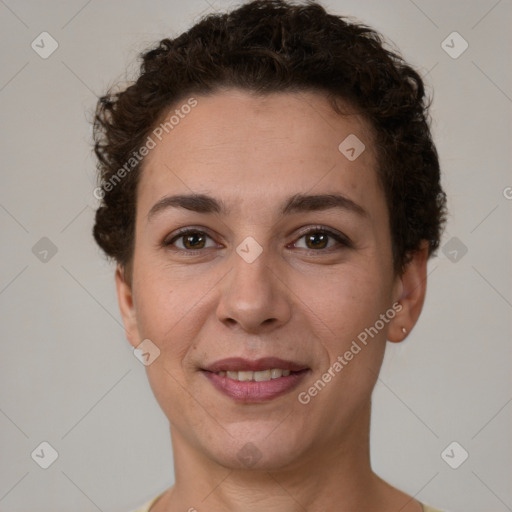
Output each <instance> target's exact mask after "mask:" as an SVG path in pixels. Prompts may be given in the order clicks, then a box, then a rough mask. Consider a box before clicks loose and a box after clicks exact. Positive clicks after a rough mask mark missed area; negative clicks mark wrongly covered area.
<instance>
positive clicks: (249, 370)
mask: <svg viewBox="0 0 512 512" xmlns="http://www.w3.org/2000/svg"><path fill="white" fill-rule="evenodd" d="M309 371H310V368H308V367H307V366H305V365H303V364H300V363H296V362H293V361H285V360H283V359H279V358H274V357H267V358H262V359H258V360H252V361H251V360H248V359H242V358H230V359H223V360H220V361H217V362H215V363H213V364H211V365H209V366H207V367H206V368H203V369H202V372H203V373H204V375H205V376H206V377H207V378H208V380H209V381H210V382H211V383H212V384H213V386H214V387H215V388H216V389H217V390H218V391H220V392H221V393H222V394H224V395H226V396H228V397H229V398H231V399H232V400H234V401H236V402H240V403H258V402H266V401H268V400H272V399H274V398H277V397H278V396H281V395H283V394H285V393H288V392H290V391H291V390H293V389H294V388H295V387H297V386H298V384H299V383H300V381H302V379H303V378H304V377H305V376H306V374H308V373H309Z"/></svg>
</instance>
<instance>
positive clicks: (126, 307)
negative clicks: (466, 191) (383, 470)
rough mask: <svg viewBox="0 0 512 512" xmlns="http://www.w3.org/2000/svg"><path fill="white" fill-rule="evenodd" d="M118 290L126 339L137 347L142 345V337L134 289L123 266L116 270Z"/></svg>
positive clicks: (118, 300)
mask: <svg viewBox="0 0 512 512" xmlns="http://www.w3.org/2000/svg"><path fill="white" fill-rule="evenodd" d="M116 289H117V302H118V304H119V309H120V311H121V317H122V319H123V324H124V330H125V335H126V338H127V340H128V341H129V342H130V344H131V345H132V346H133V347H137V346H138V345H139V343H140V339H139V338H140V336H139V331H138V327H137V316H136V314H135V306H134V301H133V294H132V287H131V284H130V283H129V282H127V280H126V277H125V272H124V268H123V267H122V266H121V265H117V268H116Z"/></svg>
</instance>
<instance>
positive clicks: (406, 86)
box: [93, 0, 446, 273]
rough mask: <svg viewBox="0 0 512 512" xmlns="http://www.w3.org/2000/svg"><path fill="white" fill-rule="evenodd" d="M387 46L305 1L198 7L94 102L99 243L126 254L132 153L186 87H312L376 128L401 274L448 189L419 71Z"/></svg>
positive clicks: (113, 253)
mask: <svg viewBox="0 0 512 512" xmlns="http://www.w3.org/2000/svg"><path fill="white" fill-rule="evenodd" d="M385 46H387V44H386V43H385V42H384V39H383V37H382V35H380V34H379V33H378V32H376V31H375V30H373V29H371V28H370V27H368V26H366V25H363V24H360V23H356V22H354V21H349V20H348V18H347V17H343V16H336V15H332V14H328V13H327V12H326V10H325V9H324V8H323V7H322V6H321V5H319V4H318V3H316V2H313V1H312V0H309V1H307V2H306V3H305V4H292V3H291V2H287V1H284V0H255V1H251V2H249V3H246V4H244V5H242V6H240V7H238V8H237V9H235V10H232V11H231V12H227V13H223V14H210V15H207V16H205V17H203V18H202V19H201V20H200V21H199V22H198V23H197V24H195V25H194V26H193V27H192V28H190V29H189V30H188V31H186V32H184V33H183V34H181V35H179V37H176V38H175V39H168V38H166V39H163V40H161V41H160V42H159V43H158V44H157V45H156V46H155V47H153V48H151V49H148V50H147V51H146V52H145V53H143V54H142V55H141V58H142V64H141V67H140V74H139V76H138V78H137V80H136V81H135V82H134V83H132V84H131V85H129V86H128V87H127V88H126V89H124V90H122V91H118V92H113V91H112V90H111V91H109V92H108V93H107V94H106V95H104V96H102V97H101V98H100V99H99V101H98V104H97V108H96V114H95V119H94V127H93V128H94V130H93V132H94V150H95V153H96V156H97V159H98V177H99V185H100V186H99V187H98V189H97V190H100V191H101V194H100V199H101V203H100V205H99V207H98V209H97V211H96V222H95V226H94V229H93V234H94V237H95V239H96V241H97V243H98V244H99V246H100V247H101V248H102V249H103V250H104V252H105V253H106V255H107V256H109V257H111V258H113V259H115V260H116V261H117V262H118V263H119V264H121V265H122V266H123V267H126V266H127V265H129V264H130V262H131V259H132V256H133V244H134V229H135V210H136V192H137V183H138V180H139V175H140V170H141V165H142V162H143V159H141V158H140V157H139V158H138V159H134V155H135V154H137V150H138V149H139V148H141V146H143V144H144V141H145V140H146V139H147V137H148V135H149V134H150V133H151V131H152V130H153V128H154V127H155V125H157V123H158V122H159V121H160V120H161V119H162V116H163V115H165V114H166V113H167V112H168V111H169V109H170V108H171V107H172V106H173V105H176V104H177V102H179V101H181V100H182V99H183V98H185V97H187V95H190V94H213V93H215V91H218V90H219V89H220V88H226V87H228V88H230V87H233V88H242V89H244V90H247V91H252V92H255V93H257V94H261V95H264V94H269V93H273V92H295V91H317V92H321V93H324V94H326V96H327V98H328V99H329V101H330V104H331V105H332V107H333V109H334V110H335V111H336V112H339V110H338V108H337V104H336V99H338V100H342V101H344V102H345V103H348V104H349V105H350V106H351V107H353V108H355V109H356V111H357V112H358V113H359V114H360V115H361V116H362V117H363V118H364V119H366V121H367V122H368V123H369V125H370V126H371V127H372V131H373V132H374V134H375V136H374V139H375V140H374V144H375V148H376V152H377V167H378V168H377V169H376V172H377V174H378V178H379V181H380V184H381V186H382V188H383V191H384V194H385V197H386V202H387V206H388V210H389V218H390V231H391V243H392V249H393V264H394V268H395V272H397V273H402V272H403V270H404V268H405V265H406V264H407V262H408V261H410V256H411V254H412V253H414V252H415V251H417V250H418V249H419V248H420V246H421V243H422V241H424V240H425V241H428V243H429V256H430V255H433V254H434V253H435V252H436V250H437V249H438V247H439V242H440V237H441V233H442V228H443V224H444V222H445V214H446V195H445V194H444V192H443V190H442V188H441V183H440V167H439V159H438V154H437V150H436V148H435V146H434V143H433V141H432V136H431V133H430V118H429V107H430V100H429V99H428V98H427V97H426V94H425V87H424V84H423V81H422V79H421V77H420V75H419V74H418V72H416V71H415V70H414V69H413V68H412V67H411V66H409V65H408V64H407V63H406V62H405V61H404V60H403V58H402V57H401V56H400V55H399V53H398V52H397V51H392V50H391V49H387V48H386V47H385ZM127 162H132V163H131V166H130V167H128V169H127V166H126V163H127ZM120 178H122V179H120Z"/></svg>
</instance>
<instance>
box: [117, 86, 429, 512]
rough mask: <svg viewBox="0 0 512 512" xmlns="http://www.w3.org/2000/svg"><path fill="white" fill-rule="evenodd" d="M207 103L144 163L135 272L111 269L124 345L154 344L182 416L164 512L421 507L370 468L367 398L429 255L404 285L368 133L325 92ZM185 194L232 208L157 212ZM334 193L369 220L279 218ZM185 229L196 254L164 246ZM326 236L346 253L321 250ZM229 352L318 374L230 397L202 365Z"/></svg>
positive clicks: (227, 94) (420, 257)
mask: <svg viewBox="0 0 512 512" xmlns="http://www.w3.org/2000/svg"><path fill="white" fill-rule="evenodd" d="M195 97H196V99H197V101H198V104H197V106H196V107H195V108H194V109H193V110H192V111H191V112H190V113H189V114H188V115H187V116H186V117H185V118H184V119H182V120H181V121H180V123H179V125H177V126H176V127H175V128H174V129H173V130H172V131H171V132H170V133H169V134H168V135H166V136H165V137H164V138H163V139H162V141H161V142H159V143H158V144H157V146H156V147H155V148H154V149H152V150H151V152H150V153H149V155H148V156H147V157H146V159H145V162H144V167H143V171H142V175H141V180H140V183H139V188H138V192H137V214H136V227H135V245H134V255H133V261H132V270H131V278H130V279H128V278H125V275H124V272H123V270H124V269H123V268H122V267H120V266H119V267H118V269H117V272H116V285H117V292H118V299H119V305H120V309H121V313H122V317H123V320H124V324H125V327H126V335H127V338H128V340H129V341H130V343H131V345H133V346H134V347H136V346H137V345H139V343H140V342H141V341H142V340H144V339H150V340H151V341H152V342H153V343H154V344H155V345H157V346H158V347H159V349H160V351H161V352H160V356H159V357H158V358H157V359H156V360H155V361H154V362H153V363H152V364H151V365H149V366H147V367H146V370H147V375H148V378H149V381H150V384H151V387H152V389H153V392H154V394H155V396H156V398H157V400H158V402H159V404H160V406H161V408H162V410H163V411H164V413H165V414H166V416H167V418H168V419H169V422H170V431H171V436H172V442H173V452H174V463H175V478H176V482H175V485H174V486H173V487H172V488H170V489H169V490H168V491H167V492H166V493H165V494H164V496H163V497H162V498H161V499H159V500H158V501H157V502H156V503H155V504H154V505H153V507H152V509H151V510H152V512H164V511H165V512H174V511H178V510H179V511H184V510H189V509H191V508H192V507H193V508H195V509H196V510H197V511H199V512H200V511H201V510H209V511H235V510H244V511H245V512H251V511H261V510H267V511H273V510H276V511H280V512H291V511H303V510H308V511H334V510H336V511H337V512H345V511H354V510H358V511H361V510H364V511H379V512H386V511H394V512H396V511H397V510H401V511H402V512H418V511H420V510H421V506H420V504H419V503H418V502H417V501H416V500H414V499H413V498H411V497H409V496H407V495H405V494H404V493H402V492H400V491H399V490H397V489H395V488H393V487H391V486H390V485H388V484H386V483H385V482H383V481H382V480H381V479H380V478H379V477H378V476H377V475H375V474H374V473H373V472H372V469H371V466H370V456H369V420H370V405H371V393H372V390H373V387H374V385H375V382H376V379H377V375H378V372H379V369H380V366H381V363H382V358H383V354H384V350H385V345H386V340H389V341H392V342H399V341H401V340H402V339H403V338H404V336H405V335H404V333H403V331H402V328H403V327H404V328H406V329H407V332H410V331H411V329H412V328H413V326H414V324H415V323H416V321H417V319H418V316H419V314H420V312H421V309H422V305H423V300H424V296H425V287H426V262H427V245H426V244H425V243H424V244H422V246H421V248H420V250H418V251H417V252H416V253H415V254H414V255H413V258H412V260H411V262H410V263H409V264H408V266H407V268H406V270H405V272H404V273H403V275H401V276H398V275H395V274H394V272H393V261H392V253H391V234H390V230H389V218H388V209H387V205H386V201H385V197H384V193H383V190H382V188H381V186H380V184H379V182H378V179H377V174H376V171H375V169H376V156H375V152H374V150H373V143H372V137H371V129H370V127H369V126H368V125H367V124H366V123H365V122H364V121H363V120H362V119H361V118H360V117H358V116H357V115H349V116H340V115H338V114H336V113H335V112H334V111H333V110H332V108H331V107H330V105H329V104H328V102H327V99H326V98H325V97H324V95H322V94H320V93H317V92H301V93H274V94H270V95H266V96H255V95H253V94H251V93H249V92H246V91H241V90H233V89H231V90H219V91H217V92H216V93H215V94H213V95H210V96H199V95H198V96H195ZM174 108H175V107H173V109H171V110H174ZM350 134H355V135H356V136H357V137H358V138H359V139H360V140H361V141H363V143H364V144H365V146H366V149H365V151H364V152H363V153H362V154H361V155H360V156H359V157H358V158H357V159H356V160H354V161H349V160H348V159H347V158H346V157H345V156H344V155H343V154H342V153H341V152H340V151H339V150H338V145H339V144H340V142H341V141H343V140H344V139H345V138H346V137H347V136H348V135H350ZM190 193H202V194H208V195H210V196H212V197H215V198H217V199H218V200H222V201H223V202H224V203H225V204H226V206H227V208H228V212H226V213H225V214H224V213H223V214H219V213H198V212H194V211H190V210H187V209H184V208H172V207H169V208H163V209H160V210H159V211H158V212H157V213H155V214H154V215H152V216H151V217H150V219H148V213H149V211H150V210H151V208H152V207H153V206H154V205H155V203H157V202H158V201H159V200H161V199H162V198H163V197H164V196H168V195H173V194H190ZM334 193H336V194H342V195H344V196H345V197H347V198H349V199H350V200H351V201H353V202H354V203H356V204H358V205H359V206H360V207H362V208H363V209H364V210H365V212H366V214H365V215H359V214H357V213H355V212H353V211H350V210H347V209H329V210H322V211H299V212H295V213H293V214H290V215H282V214H281V213H280V208H281V205H282V204H283V203H284V202H285V201H286V200H287V199H288V198H289V197H290V196H292V195H294V194H334ZM188 226H190V227H193V228H196V229H199V230H202V231H205V232H206V234H207V235H208V236H206V237H205V238H204V239H201V238H199V245H198V247H199V249H197V250H196V251H195V253H193V252H192V251H191V249H192V248H193V247H194V245H193V243H192V244H191V243H190V242H189V243H188V244H187V238H186V237H185V238H183V237H181V238H178V239H176V240H174V242H173V243H174V245H168V246H165V245H164V243H163V242H164V241H167V242H169V241H170V240H172V239H173V234H175V233H176V231H177V230H178V229H179V228H183V227H188ZM316 226H322V227H325V228H328V229H331V230H335V231H337V232H340V233H342V234H344V235H345V236H346V237H348V238H349V239H350V240H351V245H350V246H348V247H347V246H345V245H342V244H340V243H339V242H337V241H336V240H335V239H334V238H327V239H322V238H320V241H318V236H319V235H318V233H317V231H314V229H315V227H316ZM309 230H313V233H310V234H313V235H314V234H315V233H316V236H317V238H316V239H315V238H313V243H311V242H308V237H306V236H304V233H305V232H307V231H309ZM248 236H251V237H253V238H254V239H255V240H256V241H257V242H258V243H259V245H260V246H261V247H262V253H261V254H260V255H259V257H258V258H257V259H256V260H255V261H253V262H252V263H248V262H246V261H245V260H244V259H243V258H242V257H240V256H239V254H238V253H237V252H236V248H237V246H238V245H239V244H240V243H241V242H242V241H243V240H244V239H245V238H246V237H248ZM194 241H195V242H197V239H195V240H193V242H194ZM315 241H316V245H315ZM187 250H188V251H189V253H188V254H187V253H186V251H187ZM397 302H399V303H400V304H401V307H402V309H401V311H400V312H399V313H397V314H396V316H395V317H394V318H393V319H392V320H389V322H388V323H386V324H385V327H384V328H383V329H382V330H381V331H379V334H378V335H377V336H375V337H374V338H373V339H371V341H370V342H369V343H368V344H367V346H365V347H364V348H363V349H362V350H361V351H360V352H359V353H358V354H357V355H356V356H354V358H353V359H352V360H351V361H350V362H349V364H347V365H346V366H345V367H344V368H343V371H342V372H341V373H340V374H338V375H336V377H334V378H332V380H331V382H329V383H328V384H327V385H326V386H325V388H323V389H322V391H321V392H319V393H318V394H317V396H315V397H314V398H312V399H311V401H310V402H309V403H308V404H307V405H303V404H301V403H300V402H299V401H298V399H297V395H298V393H299V392H300V391H305V390H306V391H307V389H308V388H309V387H310V386H311V385H312V384H313V383H314V382H315V381H317V380H318V379H319V378H320V377H321V376H322V374H323V373H324V372H326V371H327V369H328V368H329V367H330V366H331V365H332V363H333V362H334V361H335V360H336V358H337V357H338V356H339V355H343V354H344V353H345V352H346V351H347V350H348V349H349V348H350V346H351V343H352V341H353V340H354V339H356V338H357V335H358V334H359V333H360V332H362V331H364V329H365V328H367V327H369V326H373V325H374V324H375V322H376V320H377V319H379V315H381V314H383V313H385V312H386V311H387V310H389V309H390V308H391V307H392V305H393V304H394V303H397ZM233 356H239V357H245V358H248V359H256V358H259V357H265V356H275V357H280V358H282V359H287V360H293V361H298V362H300V363H303V364H305V365H307V366H308V367H309V368H310V372H309V373H308V375H307V376H306V378H305V380H304V381H303V382H302V383H301V384H300V386H299V388H297V389H295V390H293V391H291V392H289V393H287V394H285V395H283V396H280V397H278V398H275V399H273V400H271V401H268V402H266V403H258V404H247V403H244V404H240V403H235V402H234V401H233V400H232V399H230V398H228V397H226V396H225V395H223V394H221V393H220V392H219V391H217V390H216V389H215V388H214V387H213V386H212V384H211V383H210V382H209V380H208V379H206V378H205V376H204V374H203V373H202V372H201V371H200V368H202V367H204V366H205V365H207V364H211V363H212V362H214V361H216V360H219V359H223V358H226V357H233ZM248 442H251V443H252V444H253V445H254V446H255V447H256V448H257V450H258V453H259V454H261V458H260V459H259V460H258V461H257V462H256V463H255V464H254V465H253V466H251V467H250V468H249V467H247V465H244V463H243V462H242V461H240V460H239V458H238V457H237V454H238V452H239V451H240V450H241V449H242V447H243V446H244V445H245V444H246V443H248Z"/></svg>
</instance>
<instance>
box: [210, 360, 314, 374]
mask: <svg viewBox="0 0 512 512" xmlns="http://www.w3.org/2000/svg"><path fill="white" fill-rule="evenodd" d="M269 368H270V369H272V368H279V369H281V370H290V371H292V372H298V371H301V370H305V369H307V368H308V367H307V366H306V365H303V364H300V363H295V362H293V361H286V360H284V359H280V358H278V357H262V358H260V359H252V360H251V359H244V358H243V357H228V358H226V359H219V360H218V361H215V362H214V363H212V364H210V365H208V366H206V367H204V368H203V369H204V370H206V371H209V372H214V373H216V372H225V371H232V372H242V371H252V372H259V371H262V370H267V369H269Z"/></svg>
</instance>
